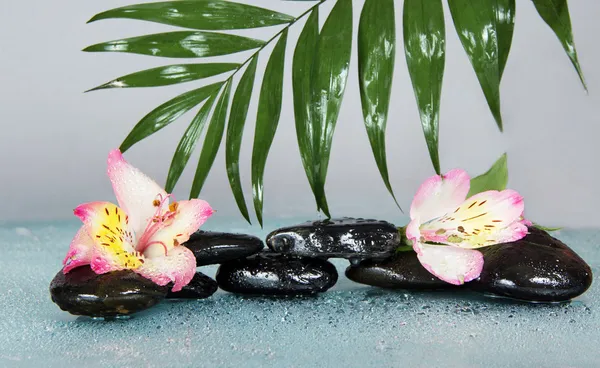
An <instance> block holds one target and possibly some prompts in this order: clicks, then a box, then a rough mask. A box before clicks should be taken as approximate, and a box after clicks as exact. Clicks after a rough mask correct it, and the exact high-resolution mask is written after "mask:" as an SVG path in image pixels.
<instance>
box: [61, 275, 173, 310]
mask: <svg viewBox="0 0 600 368" xmlns="http://www.w3.org/2000/svg"><path fill="white" fill-rule="evenodd" d="M168 290H169V287H167V286H158V285H156V284H155V283H154V282H152V281H150V280H148V279H146V278H144V277H142V276H140V275H138V274H136V273H135V272H132V271H114V272H109V273H105V274H102V275H98V274H96V273H95V272H94V271H92V269H91V268H90V267H89V266H82V267H78V268H75V269H73V270H71V271H70V272H69V273H68V274H66V275H65V274H63V272H62V270H61V271H59V272H58V273H57V274H56V276H55V277H54V279H53V280H52V282H51V283H50V295H51V297H52V301H53V302H54V303H56V304H57V305H58V306H59V307H60V309H62V310H64V311H67V312H69V313H71V314H75V315H84V316H90V317H115V316H123V315H129V314H132V313H135V312H139V311H142V310H144V309H147V308H150V307H152V306H154V305H155V304H157V303H158V302H160V301H161V300H163V299H164V298H165V296H166V295H167V291H168Z"/></svg>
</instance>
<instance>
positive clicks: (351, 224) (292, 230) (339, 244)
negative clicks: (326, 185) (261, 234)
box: [267, 218, 400, 262]
mask: <svg viewBox="0 0 600 368" xmlns="http://www.w3.org/2000/svg"><path fill="white" fill-rule="evenodd" d="M399 245H400V235H399V232H398V229H397V228H396V226H394V225H393V224H390V223H389V222H386V221H378V220H365V219H360V218H358V219H354V218H341V219H332V220H325V221H314V222H307V223H304V224H300V225H295V226H290V227H285V228H281V229H278V230H275V231H273V232H272V233H270V234H269V235H268V236H267V246H268V247H269V248H270V249H271V250H272V251H274V252H279V253H286V254H293V255H298V256H308V257H323V258H347V259H350V260H352V261H354V262H358V261H360V260H364V259H385V258H387V257H389V256H390V255H392V254H393V252H394V250H395V249H396V247H398V246H399Z"/></svg>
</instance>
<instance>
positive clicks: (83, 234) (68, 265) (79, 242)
mask: <svg viewBox="0 0 600 368" xmlns="http://www.w3.org/2000/svg"><path fill="white" fill-rule="evenodd" d="M93 250H94V240H93V239H92V238H91V237H90V235H89V234H88V232H87V230H86V227H85V225H84V226H82V227H81V228H79V231H77V234H75V237H74V238H73V240H72V241H71V245H70V246H69V251H68V252H67V255H66V257H65V259H64V260H63V266H64V267H63V273H65V274H66V273H68V272H69V271H71V270H72V269H74V268H77V267H79V266H84V265H87V264H90V262H91V261H92V253H93Z"/></svg>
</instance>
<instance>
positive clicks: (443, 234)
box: [420, 189, 527, 248]
mask: <svg viewBox="0 0 600 368" xmlns="http://www.w3.org/2000/svg"><path fill="white" fill-rule="evenodd" d="M524 208H525V204H524V202H523V197H521V195H519V193H517V192H516V191H514V190H510V189H507V190H503V191H501V192H499V191H496V190H490V191H487V192H482V193H479V194H476V195H474V196H473V197H471V198H469V199H467V200H466V201H465V202H463V203H462V204H461V205H460V206H458V207H457V208H456V209H455V210H454V211H452V212H450V213H448V214H446V215H444V216H442V217H440V218H438V219H435V220H433V221H430V222H428V223H425V224H422V225H421V228H420V230H421V235H422V236H423V237H424V239H425V241H435V242H441V243H445V244H454V245H457V246H460V247H464V248H479V247H485V246H488V245H492V244H498V243H505V242H509V241H515V240H519V239H521V238H523V237H524V236H525V235H526V234H527V227H526V226H525V225H524V224H523V223H521V215H522V213H523V210H524Z"/></svg>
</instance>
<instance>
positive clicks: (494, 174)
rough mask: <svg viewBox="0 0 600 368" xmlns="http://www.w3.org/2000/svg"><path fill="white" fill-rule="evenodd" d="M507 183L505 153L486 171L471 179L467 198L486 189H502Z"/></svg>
mask: <svg viewBox="0 0 600 368" xmlns="http://www.w3.org/2000/svg"><path fill="white" fill-rule="evenodd" d="M507 184H508V163H507V157H506V153H505V154H503V155H502V156H500V158H499V159H498V160H497V161H496V162H495V163H494V165H493V166H492V167H491V168H490V169H489V170H488V171H486V172H485V173H484V174H481V175H479V176H477V177H475V178H473V179H471V190H469V194H468V195H467V198H469V197H471V196H473V195H475V194H477V193H481V192H485V191H486V190H504V189H506V185H507Z"/></svg>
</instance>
